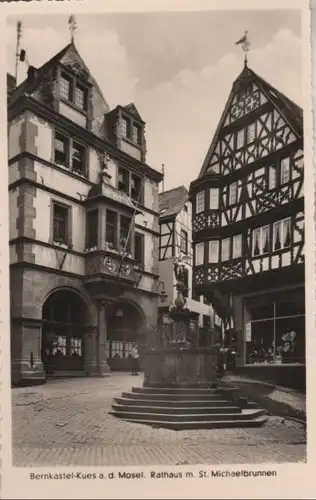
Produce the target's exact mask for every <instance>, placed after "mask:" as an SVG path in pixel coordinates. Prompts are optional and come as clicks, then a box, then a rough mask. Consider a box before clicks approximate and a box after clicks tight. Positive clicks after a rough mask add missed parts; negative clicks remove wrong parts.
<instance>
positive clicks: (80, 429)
mask: <svg viewBox="0 0 316 500" xmlns="http://www.w3.org/2000/svg"><path fill="white" fill-rule="evenodd" d="M141 384H142V376H139V377H132V376H131V375H128V374H122V373H118V374H115V373H114V374H111V376H110V377H107V378H104V379H97V378H77V379H71V380H70V379H68V380H54V381H49V382H48V383H47V384H46V385H44V386H38V387H30V388H18V389H13V390H12V406H13V465H14V466H20V467H21V466H28V467H31V466H58V465H60V466H70V465H81V466H93V465H94V466H97V465H100V466H101V465H108V466H111V465H113V466H114V465H122V466H124V465H131V466H132V465H176V464H203V463H204V464H206V463H208V464H221V463H226V464H229V463H240V464H241V463H264V462H266V463H267V462H270V463H271V462H272V463H273V462H274V463H282V462H304V461H305V454H306V447H305V434H304V429H303V427H302V426H301V425H300V424H298V423H296V422H289V421H284V420H283V419H282V418H278V417H272V416H271V417H269V419H268V422H267V423H266V424H265V425H264V426H263V427H261V428H254V429H214V430H195V431H192V430H191V431H190V430H189V431H171V430H168V429H155V428H151V427H149V426H146V425H142V424H134V423H129V422H124V421H123V420H120V419H116V418H115V417H112V416H111V415H109V414H108V411H109V410H110V409H111V403H112V402H113V398H114V397H115V396H119V395H120V394H121V392H123V391H129V390H130V389H131V388H132V387H133V386H134V387H135V386H139V385H141Z"/></svg>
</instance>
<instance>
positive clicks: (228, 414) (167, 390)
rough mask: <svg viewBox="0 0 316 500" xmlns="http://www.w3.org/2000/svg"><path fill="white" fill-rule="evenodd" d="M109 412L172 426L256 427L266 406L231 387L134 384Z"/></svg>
mask: <svg viewBox="0 0 316 500" xmlns="http://www.w3.org/2000/svg"><path fill="white" fill-rule="evenodd" d="M112 408H113V411H111V412H109V413H110V415H112V416H114V417H117V418H121V419H123V420H125V421H127V422H134V423H140V424H146V425H151V426H153V427H163V428H168V429H172V430H181V429H215V428H226V427H256V426H260V425H263V424H264V423H265V421H266V420H267V417H266V416H265V410H263V409H261V408H259V406H258V405H257V404H256V403H251V402H249V401H248V400H247V398H242V399H239V400H238V398H237V399H236V398H234V394H233V392H232V391H225V389H224V388H218V389H215V388H214V387H210V386H208V387H191V388H190V387H176V386H173V387H162V386H155V387H151V386H150V387H137V388H135V387H133V388H132V390H131V392H123V393H122V396H121V397H116V398H115V403H114V404H113V405H112Z"/></svg>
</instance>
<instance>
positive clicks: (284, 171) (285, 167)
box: [280, 157, 290, 184]
mask: <svg viewBox="0 0 316 500" xmlns="http://www.w3.org/2000/svg"><path fill="white" fill-rule="evenodd" d="M280 169H281V170H280V184H287V183H288V182H289V180H290V158H289V157H287V158H283V159H282V160H281V166H280Z"/></svg>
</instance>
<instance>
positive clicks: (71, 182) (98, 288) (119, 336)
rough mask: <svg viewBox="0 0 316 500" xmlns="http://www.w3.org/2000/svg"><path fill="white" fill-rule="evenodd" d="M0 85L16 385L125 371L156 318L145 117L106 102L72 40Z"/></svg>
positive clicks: (154, 210)
mask: <svg viewBox="0 0 316 500" xmlns="http://www.w3.org/2000/svg"><path fill="white" fill-rule="evenodd" d="M7 82H8V142H9V144H8V155H9V202H10V287H11V362H12V382H13V383H14V384H28V383H34V382H42V381H44V380H45V377H46V376H47V374H52V375H53V374H55V375H56V374H67V373H68V374H69V372H70V373H73V374H74V373H77V374H86V375H104V374H106V373H107V372H108V371H109V369H112V370H127V369H129V368H130V361H131V349H132V345H133V342H134V341H137V342H140V339H139V335H140V332H141V331H142V329H143V327H144V326H145V325H147V326H148V325H156V323H157V301H158V293H159V286H158V281H159V280H158V236H159V222H158V221H159V212H158V204H159V200H158V185H159V183H160V181H161V179H162V174H161V173H160V172H158V171H156V170H154V169H153V168H151V167H150V166H149V165H147V164H146V138H145V123H144V121H143V119H142V117H141V116H140V115H139V112H138V110H137V108H136V106H135V105H134V104H128V105H117V106H116V107H115V108H114V109H110V108H109V106H108V104H107V102H106V100H105V98H104V96H103V94H102V91H101V89H100V88H99V85H98V83H97V82H96V81H95V80H94V78H93V76H92V75H91V74H90V72H89V70H88V68H87V67H86V65H85V63H84V61H83V60H82V58H81V56H80V54H79V52H78V50H77V48H76V46H75V44H74V42H73V41H72V42H71V43H70V44H69V45H67V46H66V47H65V48H64V49H63V50H61V51H60V52H59V53H58V54H57V55H55V56H54V57H53V58H52V59H50V60H49V61H47V62H45V63H44V64H43V65H42V66H41V67H38V68H35V67H33V66H31V65H30V66H29V68H28V74H27V78H26V80H25V81H23V82H22V83H20V84H19V85H16V81H15V79H14V77H12V76H11V75H8V79H7Z"/></svg>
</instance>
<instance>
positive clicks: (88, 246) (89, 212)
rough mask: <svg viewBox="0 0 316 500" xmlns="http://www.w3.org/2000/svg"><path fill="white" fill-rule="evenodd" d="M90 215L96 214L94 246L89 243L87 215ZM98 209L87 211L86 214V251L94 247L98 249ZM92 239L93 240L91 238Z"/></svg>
mask: <svg viewBox="0 0 316 500" xmlns="http://www.w3.org/2000/svg"><path fill="white" fill-rule="evenodd" d="M92 213H95V214H96V228H95V229H94V231H95V232H96V238H95V240H96V241H95V244H92V243H91V241H90V240H91V232H90V231H91V230H90V231H89V227H90V224H88V222H89V220H88V219H89V214H92ZM99 216H100V214H99V209H98V208H92V209H91V210H87V212H86V238H85V240H86V241H85V248H86V249H91V248H94V247H97V248H98V246H99V245H98V243H99ZM92 239H93V238H92Z"/></svg>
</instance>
